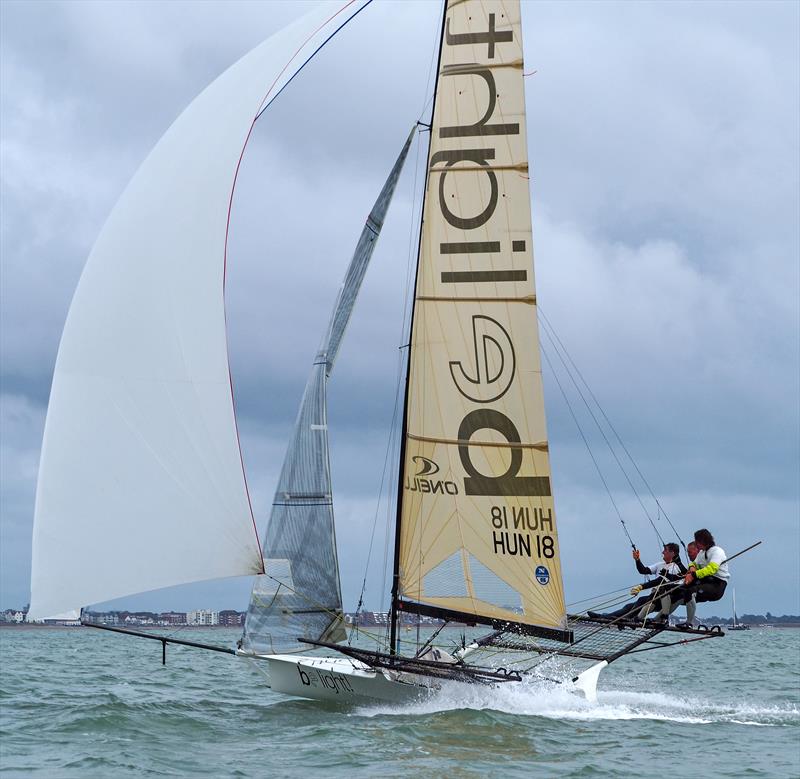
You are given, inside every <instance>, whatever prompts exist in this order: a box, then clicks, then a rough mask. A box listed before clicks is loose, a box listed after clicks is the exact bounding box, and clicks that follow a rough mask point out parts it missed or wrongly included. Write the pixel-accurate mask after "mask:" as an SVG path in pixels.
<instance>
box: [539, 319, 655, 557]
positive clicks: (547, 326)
mask: <svg viewBox="0 0 800 779" xmlns="http://www.w3.org/2000/svg"><path fill="white" fill-rule="evenodd" d="M542 324H544V325H545V326H544V327H543V328H542V332H543V333H544V335H545V336H546V337H547V339H548V341H549V342H550V344H552V346H553V348H554V349H555V352H556V354H557V355H558V358H559V360H560V361H561V364H562V365H563V366H564V370H565V371H566V373H567V376H569V378H570V380H571V381H572V385H573V386H574V387H575V391H576V392H577V393H578V395H579V396H580V399H581V400H582V401H583V404H584V406H586V410H587V411H588V412H589V416H591V418H592V420H593V421H594V423H595V425H596V426H597V429H598V431H599V432H600V435H601V436H602V437H603V440H604V441H605V442H606V446H607V447H608V450H609V452H611V455H612V457H613V458H614V460H615V461H616V463H617V465H618V466H619V469H620V471H622V475H623V476H624V477H625V480H626V481H627V482H628V486H629V487H630V488H631V490H632V491H633V494H634V495H635V496H636V499H637V500H638V501H639V505H640V506H641V507H642V511H644V513H645V516H646V517H647V520H648V522H650V525H651V527H652V528H653V530H654V532H655V534H656V538H658V541H659V543H660V544H661V546H664V539H663V538H662V537H661V533H659V532H658V528H657V527H656V524H655V522H653V518H652V517H651V516H650V512H649V511H648V510H647V507H646V506H645V505H644V502H643V501H642V498H641V496H640V495H639V492H638V491H637V489H636V487H635V486H634V484H633V482H632V481H631V478H630V476H628V472H627V471H626V470H625V467H624V466H623V464H622V462H621V461H620V459H619V457H618V456H617V453H616V451H615V450H614V447H613V446H612V445H611V441H609V440H608V436H607V435H606V433H605V430H603V427H602V425H601V424H600V422H599V420H598V419H597V416H596V415H595V413H594V411H593V410H592V407H591V406H590V405H589V402H588V401H587V400H586V396H585V395H584V394H583V392H582V391H581V388H580V386H579V385H578V382H577V381H576V380H575V377H574V375H573V374H572V371H571V370H570V367H569V365H567V363H566V361H565V360H564V357H563V355H562V354H561V351H560V350H559V348H558V343H561V342H560V341H559V342H558V343H556V341H555V340H554V338H553V336H552V335H551V332H550V331H551V330H552V325H551V324H550V322H549V321H548V320H546V319H545V318H544V315H542Z"/></svg>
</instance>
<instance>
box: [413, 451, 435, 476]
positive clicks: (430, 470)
mask: <svg viewBox="0 0 800 779" xmlns="http://www.w3.org/2000/svg"><path fill="white" fill-rule="evenodd" d="M411 459H412V460H413V461H414V462H415V463H416V464H417V465H419V467H420V468H419V470H418V471H417V476H429V475H431V474H434V473H439V466H438V465H437V464H436V463H435V462H434V461H433V460H429V459H428V458H427V457H423V456H422V455H419V454H418V455H415V456H414V457H412V458H411Z"/></svg>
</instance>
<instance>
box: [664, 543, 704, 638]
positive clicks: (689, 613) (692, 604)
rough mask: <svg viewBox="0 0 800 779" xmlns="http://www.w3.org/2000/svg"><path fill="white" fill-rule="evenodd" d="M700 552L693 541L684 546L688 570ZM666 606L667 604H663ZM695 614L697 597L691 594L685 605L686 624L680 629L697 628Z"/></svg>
mask: <svg viewBox="0 0 800 779" xmlns="http://www.w3.org/2000/svg"><path fill="white" fill-rule="evenodd" d="M699 551H700V549H699V548H698V546H697V544H696V543H695V542H694V541H689V543H688V544H687V545H686V554H687V556H688V558H689V568H691V567H692V565H693V564H694V561H695V560H696V559H697V554H698V552H699ZM665 605H667V604H665ZM696 613H697V597H696V595H695V594H694V593H693V594H692V597H691V598H690V599H689V602H688V603H687V604H686V622H685V623H684V625H683V626H682V627H689V628H693V627H697V619H696V617H695V615H696Z"/></svg>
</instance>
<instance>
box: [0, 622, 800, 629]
mask: <svg viewBox="0 0 800 779" xmlns="http://www.w3.org/2000/svg"><path fill="white" fill-rule="evenodd" d="M83 627H91V625H41V624H38V623H34V622H19V623H17V622H0V630H78V629H80V628H83ZM113 627H116V626H113ZM120 627H124V626H123V625H120ZM798 627H800V625H798ZM131 628H135V629H136V630H161V631H164V630H169V631H177V630H241V626H238V625H132V626H131Z"/></svg>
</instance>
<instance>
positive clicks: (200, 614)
mask: <svg viewBox="0 0 800 779" xmlns="http://www.w3.org/2000/svg"><path fill="white" fill-rule="evenodd" d="M186 624H187V625H219V612H218V611H209V610H208V609H199V610H198V611H190V612H189V613H188V614H187V615H186Z"/></svg>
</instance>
